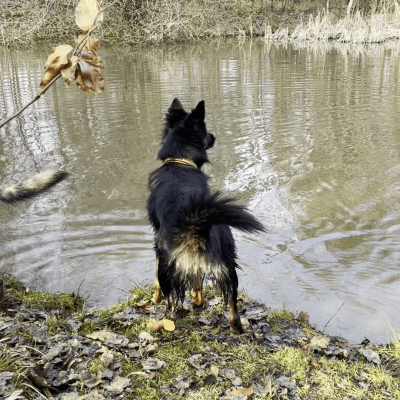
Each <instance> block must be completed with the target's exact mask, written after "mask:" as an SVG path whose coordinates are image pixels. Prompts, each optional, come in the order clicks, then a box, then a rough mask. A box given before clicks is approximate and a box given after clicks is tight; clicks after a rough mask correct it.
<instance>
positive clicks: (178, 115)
mask: <svg viewBox="0 0 400 400" xmlns="http://www.w3.org/2000/svg"><path fill="white" fill-rule="evenodd" d="M186 115H187V112H186V111H185V110H184V109H183V107H182V103H181V102H180V101H179V100H178V99H174V101H173V102H172V104H171V106H170V107H169V108H168V112H167V115H166V117H165V123H166V128H167V129H168V128H173V127H174V126H175V125H176V124H177V123H178V122H179V121H181V120H182V119H183V118H185V117H186ZM164 135H165V134H164Z"/></svg>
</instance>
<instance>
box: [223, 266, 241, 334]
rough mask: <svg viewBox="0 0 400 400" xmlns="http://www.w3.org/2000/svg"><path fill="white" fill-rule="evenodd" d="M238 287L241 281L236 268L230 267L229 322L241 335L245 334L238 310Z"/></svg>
mask: <svg viewBox="0 0 400 400" xmlns="http://www.w3.org/2000/svg"><path fill="white" fill-rule="evenodd" d="M238 286H239V280H238V276H237V273H236V266H235V265H230V268H229V289H228V290H227V292H228V304H229V321H230V323H231V326H232V328H234V329H235V330H237V331H238V332H239V333H244V329H243V326H242V322H241V321H240V315H239V311H238V308H237V297H238Z"/></svg>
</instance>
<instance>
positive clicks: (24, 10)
mask: <svg viewBox="0 0 400 400" xmlns="http://www.w3.org/2000/svg"><path fill="white" fill-rule="evenodd" d="M76 3H77V1H76V0H64V1H53V0H2V1H1V2H0V46H4V47H10V46H12V47H18V46H24V45H34V44H38V43H41V42H47V43H48V42H51V43H52V44H54V45H55V44H58V43H59V42H60V41H65V40H71V39H73V38H74V37H75V36H78V33H79V32H78V31H77V29H76V28H75V25H74V23H73V21H74V9H75V6H76ZM99 3H100V4H101V6H102V7H103V8H105V7H107V6H110V5H111V4H113V5H112V7H110V9H109V10H107V24H104V26H103V27H102V29H101V31H100V32H99V33H98V34H99V35H100V36H101V39H102V41H103V42H104V43H110V44H113V43H116V44H119V45H121V44H130V45H146V44H158V43H165V42H181V41H187V40H198V39H204V38H224V37H239V38H247V37H263V38H264V39H265V40H272V41H282V40H284V41H285V40H290V39H295V40H320V41H321V40H325V41H326V40H331V39H335V40H339V41H343V42H357V43H360V42H368V43H379V42H383V41H386V40H390V39H399V38H400V29H399V27H400V6H399V3H398V1H397V0H217V1H215V0H187V1H180V0H168V1H167V0H116V1H112V0H105V1H99Z"/></svg>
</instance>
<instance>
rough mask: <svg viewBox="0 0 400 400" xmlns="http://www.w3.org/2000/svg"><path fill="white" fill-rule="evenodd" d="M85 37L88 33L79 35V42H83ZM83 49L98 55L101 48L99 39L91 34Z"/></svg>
mask: <svg viewBox="0 0 400 400" xmlns="http://www.w3.org/2000/svg"><path fill="white" fill-rule="evenodd" d="M85 37H86V33H82V34H81V35H79V37H78V40H77V43H81V42H82V41H83V40H84V39H85ZM82 49H85V50H87V51H88V52H90V53H92V54H94V55H95V56H97V54H98V53H99V49H100V46H99V41H98V40H97V39H96V38H94V37H93V36H89V37H88V38H87V40H86V43H85V45H84V46H83V48H82Z"/></svg>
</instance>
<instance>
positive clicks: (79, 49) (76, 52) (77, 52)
mask: <svg viewBox="0 0 400 400" xmlns="http://www.w3.org/2000/svg"><path fill="white" fill-rule="evenodd" d="M117 2H118V1H114V2H113V3H111V4H109V5H108V6H107V7H105V8H103V9H102V10H100V11H99V12H98V13H97V15H96V18H95V20H94V21H93V25H92V27H91V28H90V29H89V30H88V32H87V33H86V35H85V37H84V38H83V39H82V40H81V41H80V42H79V43H77V45H76V47H75V49H74V51H73V53H72V54H73V55H74V56H76V55H78V56H79V55H80V53H81V52H82V49H83V48H84V47H85V45H86V42H87V40H88V38H89V37H90V35H91V34H92V32H93V31H95V30H96V29H97V28H98V27H99V26H100V24H101V22H98V21H97V19H98V17H99V15H100V14H102V13H103V12H104V11H105V10H107V9H108V8H110V7H111V6H113V5H114V4H116V3H117ZM53 4H54V3H53ZM82 44H83V46H81V45H82ZM60 76H61V71H60V72H59V73H58V75H57V76H56V77H54V78H53V80H51V81H50V82H49V83H48V84H47V85H46V86H45V87H44V88H43V89H42V90H40V91H39V92H38V94H37V95H36V96H35V97H34V98H33V99H32V100H31V101H30V102H29V103H28V104H26V105H25V106H24V107H23V108H22V109H21V110H19V111H17V112H16V113H15V114H13V115H12V116H11V117H9V118H7V119H6V120H5V121H3V122H1V123H0V129H1V128H2V127H3V126H4V125H6V124H7V123H8V122H10V121H11V120H13V119H14V118H16V117H18V115H20V114H22V113H23V112H24V111H25V110H26V109H27V108H28V107H29V106H30V105H31V104H33V103H34V102H35V101H37V100H39V99H40V97H41V96H42V95H43V94H45V93H46V92H47V90H48V89H49V88H50V86H51V85H52V84H53V83H54V82H55V81H56V80H57V79H58V78H59V77H60Z"/></svg>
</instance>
